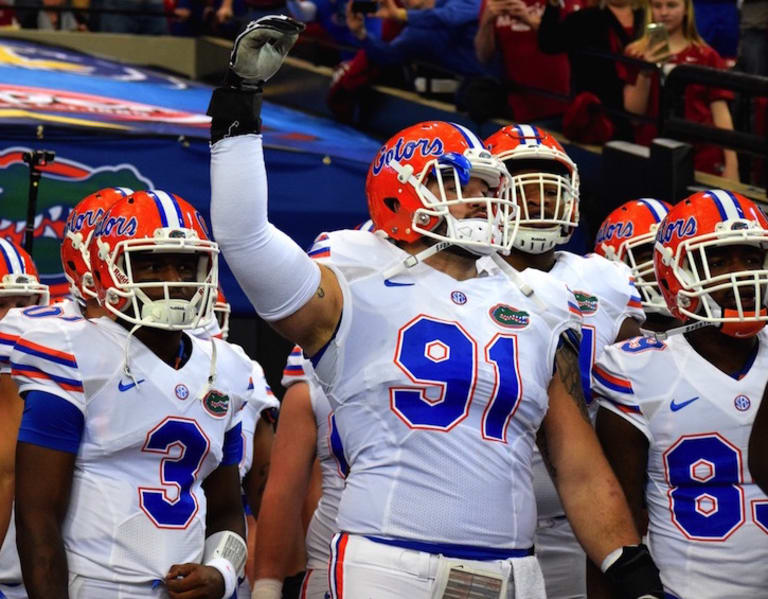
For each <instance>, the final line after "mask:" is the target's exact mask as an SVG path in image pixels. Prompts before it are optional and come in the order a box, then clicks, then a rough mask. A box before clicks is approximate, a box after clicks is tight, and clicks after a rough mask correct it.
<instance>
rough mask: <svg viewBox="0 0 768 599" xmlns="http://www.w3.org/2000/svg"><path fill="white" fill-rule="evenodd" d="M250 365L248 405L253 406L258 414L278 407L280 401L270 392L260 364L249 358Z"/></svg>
mask: <svg viewBox="0 0 768 599" xmlns="http://www.w3.org/2000/svg"><path fill="white" fill-rule="evenodd" d="M251 365H252V370H251V378H250V380H249V381H248V390H249V391H250V392H251V394H250V395H249V396H248V405H249V406H251V407H253V408H254V409H255V410H256V412H257V413H259V414H260V413H261V412H262V411H263V410H268V409H269V408H279V407H280V402H279V401H277V398H276V397H275V394H274V393H272V389H271V388H270V386H269V384H268V383H267V378H266V377H265V376H264V369H263V368H262V367H261V364H259V363H258V362H257V361H256V360H251Z"/></svg>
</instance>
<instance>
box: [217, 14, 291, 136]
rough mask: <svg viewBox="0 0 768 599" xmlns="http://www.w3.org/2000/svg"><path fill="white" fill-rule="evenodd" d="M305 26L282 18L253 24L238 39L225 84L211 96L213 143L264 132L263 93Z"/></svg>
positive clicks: (231, 56)
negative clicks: (268, 81) (262, 127)
mask: <svg viewBox="0 0 768 599" xmlns="http://www.w3.org/2000/svg"><path fill="white" fill-rule="evenodd" d="M303 30H304V24H303V23H301V22H299V21H296V20H295V19H292V18H291V17H286V16H283V15H272V16H267V17H262V18H260V19H258V20H256V21H251V22H250V23H248V26H247V27H246V28H245V30H244V31H243V32H242V33H241V34H240V35H238V36H237V39H235V43H234V45H233V46H232V53H231V54H230V56H229V69H228V71H227V76H226V78H225V80H224V85H222V86H221V87H218V88H216V89H215V90H214V91H213V95H212V96H211V102H210V104H209V105H208V110H207V114H208V115H210V117H211V143H216V142H217V141H219V140H220V139H222V138H224V137H234V136H236V135H245V134H247V133H260V132H261V90H262V86H263V85H264V83H265V82H266V81H267V80H268V79H269V78H270V77H272V76H273V75H274V74H275V73H277V71H279V70H280V67H281V66H282V64H283V60H284V59H285V56H286V54H288V51H289V50H290V49H291V48H292V47H293V44H294V43H295V42H296V39H297V38H298V37H299V33H301V32H302V31H303Z"/></svg>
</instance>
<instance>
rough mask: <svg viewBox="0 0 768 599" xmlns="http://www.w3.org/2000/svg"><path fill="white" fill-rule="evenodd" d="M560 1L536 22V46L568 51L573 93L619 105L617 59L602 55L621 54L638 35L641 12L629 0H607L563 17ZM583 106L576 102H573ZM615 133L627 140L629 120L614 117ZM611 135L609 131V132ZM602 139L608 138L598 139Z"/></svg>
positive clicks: (548, 50) (551, 51)
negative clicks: (537, 37) (537, 44)
mask: <svg viewBox="0 0 768 599" xmlns="http://www.w3.org/2000/svg"><path fill="white" fill-rule="evenodd" d="M561 12H562V9H561V7H560V3H559V1H558V0H549V3H548V4H547V7H546V9H545V10H544V14H543V15H542V17H541V24H540V25H539V46H540V47H541V50H542V51H543V52H546V53H548V54H556V53H559V52H567V53H568V57H569V59H570V64H571V94H572V95H574V96H577V98H576V99H578V96H580V95H581V96H582V98H588V97H590V96H592V97H596V99H597V100H599V102H600V103H602V104H603V105H604V106H606V107H607V108H609V109H614V110H620V109H622V108H623V101H622V98H623V94H622V91H623V82H622V81H621V79H619V76H618V74H617V72H616V64H615V62H614V61H613V60H611V59H609V58H604V57H602V56H596V55H595V54H594V53H595V52H597V53H601V54H622V53H623V52H624V47H625V46H626V45H627V44H628V43H629V42H631V41H632V40H634V39H637V37H639V34H640V31H641V30H642V26H643V12H642V10H641V9H637V8H635V7H634V6H633V5H632V3H631V0H607V1H606V2H605V3H604V4H601V5H600V6H595V7H592V8H585V9H584V10H579V11H577V12H574V13H571V14H570V15H568V16H567V17H565V18H564V19H561ZM583 105H586V103H585V102H576V103H575V106H583ZM613 122H614V125H615V128H616V129H615V136H616V137H621V138H625V139H629V138H630V137H631V134H632V130H631V127H630V125H629V122H628V121H627V120H625V119H623V118H619V117H613ZM607 135H608V137H611V135H610V134H607ZM601 141H607V139H605V140H601Z"/></svg>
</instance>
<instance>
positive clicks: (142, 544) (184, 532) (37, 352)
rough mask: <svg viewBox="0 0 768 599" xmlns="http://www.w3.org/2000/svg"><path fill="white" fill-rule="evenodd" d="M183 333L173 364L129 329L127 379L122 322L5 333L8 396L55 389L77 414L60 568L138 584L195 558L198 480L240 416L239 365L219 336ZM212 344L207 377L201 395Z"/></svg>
mask: <svg viewBox="0 0 768 599" xmlns="http://www.w3.org/2000/svg"><path fill="white" fill-rule="evenodd" d="M190 339H191V341H192V351H191V355H190V357H189V359H188V361H187V362H186V363H185V364H184V365H183V366H182V367H181V368H179V369H178V370H175V369H173V368H172V367H171V366H169V365H168V364H166V363H165V362H163V361H162V360H160V359H159V358H158V357H157V356H156V355H155V354H154V353H152V352H151V351H150V350H149V349H147V347H146V346H144V344H143V343H141V341H140V340H139V339H137V338H136V337H132V338H131V339H130V354H129V360H130V369H131V373H132V374H133V377H134V378H130V377H128V376H126V375H125V373H124V371H123V358H124V351H125V345H126V342H127V340H128V331H127V330H126V329H125V328H123V327H122V326H121V325H119V324H117V323H115V322H113V321H112V320H110V319H108V318H99V319H94V320H90V321H89V320H84V319H80V320H76V321H71V320H66V319H63V318H50V319H48V320H47V321H46V323H45V328H36V329H33V330H32V331H30V332H28V333H25V334H24V335H22V336H21V337H20V338H19V339H18V340H17V342H16V345H15V347H14V349H13V352H12V354H11V367H12V376H13V377H14V380H15V381H16V383H17V385H18V386H19V391H20V393H22V394H23V393H28V392H33V391H41V392H44V393H47V394H52V395H55V396H57V397H59V398H61V399H63V400H65V401H67V402H69V403H70V404H71V405H73V406H74V407H75V408H77V409H78V410H80V411H81V412H82V413H83V416H84V426H83V431H82V437H81V439H80V444H79V450H78V453H77V458H76V461H75V468H74V475H73V481H72V493H71V498H70V503H69V510H68V512H67V516H66V518H65V521H64V523H63V527H62V535H63V539H64V545H65V549H66V552H67V562H68V564H69V570H70V572H71V573H73V574H78V575H82V576H83V577H85V578H92V579H99V580H103V581H106V582H125V583H144V582H148V581H153V580H157V579H162V578H163V577H164V576H165V574H166V573H167V572H168V568H169V567H170V566H171V565H172V564H176V563H184V562H199V561H200V559H201V558H202V555H203V543H204V539H205V514H206V498H205V494H204V493H203V491H202V489H201V486H200V485H201V483H202V481H203V480H204V479H205V477H206V476H208V475H209V474H210V473H211V472H212V471H213V470H214V469H215V468H216V467H217V466H218V465H219V463H220V462H221V461H222V458H223V450H224V439H225V435H226V434H227V433H228V432H229V431H231V430H236V428H237V425H238V423H239V422H240V410H241V408H242V406H243V404H244V402H245V401H246V400H247V397H248V396H249V394H250V391H249V390H248V382H249V378H250V374H251V364H250V362H249V361H247V360H245V359H243V358H242V356H240V355H239V354H238V353H236V352H235V351H234V350H233V349H232V348H231V347H230V346H229V345H228V344H227V343H225V342H223V341H219V340H212V341H204V340H201V339H197V338H195V337H190ZM212 343H215V344H216V353H217V359H216V376H215V379H214V381H213V385H212V390H211V391H209V392H207V393H205V395H204V397H203V392H204V391H205V389H206V383H207V379H208V375H209V370H210V362H211V347H212ZM22 428H23V427H22Z"/></svg>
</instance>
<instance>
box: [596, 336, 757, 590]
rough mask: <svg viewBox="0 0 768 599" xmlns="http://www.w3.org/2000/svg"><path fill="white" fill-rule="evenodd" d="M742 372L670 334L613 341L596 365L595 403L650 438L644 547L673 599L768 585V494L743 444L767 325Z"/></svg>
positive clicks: (751, 418) (749, 424) (753, 408)
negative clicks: (734, 373) (736, 374)
mask: <svg viewBox="0 0 768 599" xmlns="http://www.w3.org/2000/svg"><path fill="white" fill-rule="evenodd" d="M758 339H759V347H758V351H757V354H756V356H755V360H754V362H753V363H752V365H751V367H750V368H749V370H748V371H747V372H746V373H745V374H744V375H743V376H742V378H740V379H738V380H737V379H735V378H733V377H731V376H730V375H728V374H726V373H724V372H722V371H720V370H718V369H717V368H716V367H715V366H713V365H712V364H711V363H710V362H708V361H707V360H705V359H704V358H702V357H701V356H700V355H699V354H698V353H696V351H695V350H694V349H693V348H692V347H691V346H690V345H689V344H688V342H687V341H686V339H685V337H683V336H682V335H675V336H672V337H670V339H669V340H667V341H665V342H661V341H656V340H653V339H650V338H645V337H638V338H635V339H632V340H629V341H627V342H625V343H621V344H616V345H613V346H610V347H608V348H607V349H606V351H605V352H604V353H603V355H602V357H601V358H600V359H599V360H598V362H597V363H596V364H595V367H594V370H593V374H594V382H595V392H596V393H597V394H598V395H600V396H602V397H601V399H600V406H601V408H605V409H608V410H611V411H612V412H614V413H616V414H618V415H619V416H621V417H622V418H624V419H626V420H627V421H628V422H630V423H631V424H632V425H633V426H635V427H636V428H637V429H638V430H639V431H640V432H642V433H643V434H644V435H645V436H646V438H647V439H648V444H649V448H648V466H647V469H648V473H647V476H648V479H647V484H646V491H645V498H646V503H647V506H648V515H649V526H648V535H649V543H648V544H649V547H650V549H651V553H652V554H653V558H654V560H655V561H656V564H657V565H658V566H659V568H660V570H661V579H662V582H663V583H664V589H665V591H667V593H669V596H670V597H672V598H676V599H699V598H702V597H723V598H724V597H727V598H728V599H755V598H757V597H765V596H766V592H768V567H766V564H768V498H766V497H765V495H764V494H763V493H762V492H761V491H760V489H759V488H758V486H757V485H756V484H754V482H753V481H752V476H751V474H750V472H749V467H748V461H747V460H748V456H749V454H748V443H749V435H750V432H751V430H752V423H753V421H754V418H755V414H756V413H757V410H758V408H759V407H760V402H761V399H762V396H763V391H764V389H765V387H766V382H767V381H768V334H766V333H765V332H761V333H760V335H759V338H758Z"/></svg>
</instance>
